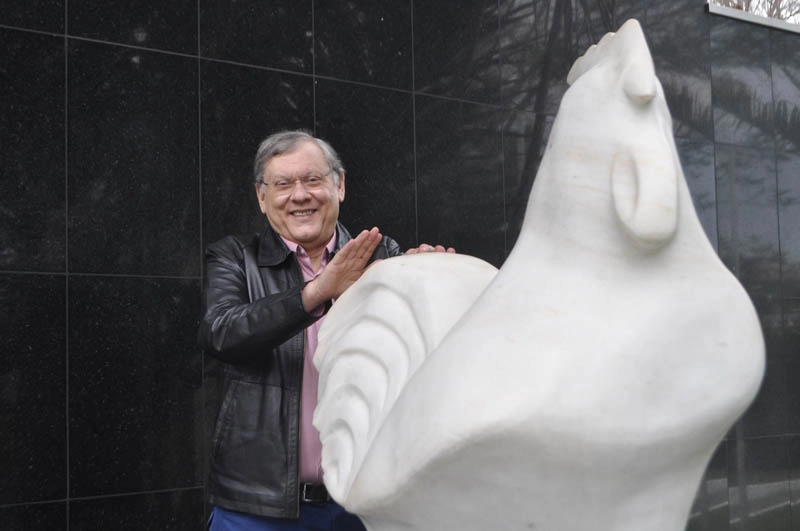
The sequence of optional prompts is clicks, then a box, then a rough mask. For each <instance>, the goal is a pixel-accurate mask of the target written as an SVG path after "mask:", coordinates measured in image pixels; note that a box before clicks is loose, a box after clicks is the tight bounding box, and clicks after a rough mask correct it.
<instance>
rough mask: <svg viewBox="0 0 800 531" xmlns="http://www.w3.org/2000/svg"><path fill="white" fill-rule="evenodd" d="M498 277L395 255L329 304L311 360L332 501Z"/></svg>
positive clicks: (459, 259) (481, 266) (465, 263)
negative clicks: (400, 400) (417, 376)
mask: <svg viewBox="0 0 800 531" xmlns="http://www.w3.org/2000/svg"><path fill="white" fill-rule="evenodd" d="M496 273H497V269H496V268H495V267H493V266H492V265H490V264H488V263H486V262H484V261H482V260H480V259H478V258H474V257H471V256H466V255H458V254H447V253H427V254H416V255H408V256H399V257H395V258H391V259H388V260H383V261H381V262H379V263H377V264H375V265H373V266H372V267H370V268H369V270H368V271H367V272H366V273H365V274H364V275H363V276H362V277H361V279H359V281H358V282H356V283H355V284H353V286H351V287H350V288H349V289H348V290H347V291H346V292H345V293H344V295H342V297H340V298H339V299H338V300H337V301H336V303H335V304H334V305H333V308H332V309H331V311H330V312H329V313H328V315H327V316H326V317H325V322H324V323H323V325H322V328H321V330H320V333H319V344H318V347H317V351H316V354H315V356H314V364H315V365H316V366H317V368H318V369H319V401H318V404H317V409H316V410H315V412H314V425H315V426H316V428H317V429H318V430H319V432H320V438H321V440H322V444H323V450H322V467H323V470H324V471H325V485H326V486H327V488H328V491H329V492H330V493H331V495H332V496H333V498H334V499H337V500H343V499H344V498H345V496H346V495H347V492H348V491H349V489H350V486H351V484H352V481H353V478H354V477H355V476H356V474H357V472H358V470H359V468H360V466H361V462H362V461H363V458H364V455H365V454H366V453H367V450H368V449H369V446H370V443H371V441H372V440H373V438H374V437H375V434H376V433H377V431H378V430H379V429H380V426H381V424H382V423H383V420H384V418H385V417H386V415H387V414H388V412H389V411H390V409H391V407H392V405H393V404H394V402H395V401H396V399H397V397H398V396H399V395H400V394H401V393H402V392H403V388H404V387H405V385H406V382H407V381H408V380H409V379H410V378H411V377H412V376H413V374H414V373H415V371H416V370H417V368H419V366H420V365H421V364H422V363H424V362H425V359H426V357H428V356H429V355H430V354H431V353H432V352H433V351H434V350H435V348H436V347H437V345H438V344H439V343H440V342H441V340H442V338H443V337H444V336H445V335H446V334H447V332H448V330H450V328H451V327H452V326H453V324H455V322H456V321H457V320H458V319H459V318H460V317H461V316H462V315H463V314H464V312H466V310H467V309H468V308H469V307H470V306H471V305H472V303H473V302H474V300H475V299H476V298H477V297H478V295H480V293H481V292H483V290H484V288H485V287H486V285H487V284H488V283H489V281H490V280H491V279H492V278H494V276H495V274H496Z"/></svg>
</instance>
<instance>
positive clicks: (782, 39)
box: [770, 30, 800, 151]
mask: <svg viewBox="0 0 800 531" xmlns="http://www.w3.org/2000/svg"><path fill="white" fill-rule="evenodd" d="M770 45H771V49H770V52H771V56H772V91H773V94H774V98H775V133H776V135H777V138H778V146H779V149H782V150H791V151H800V35H798V34H796V33H789V32H787V31H778V30H771V31H770Z"/></svg>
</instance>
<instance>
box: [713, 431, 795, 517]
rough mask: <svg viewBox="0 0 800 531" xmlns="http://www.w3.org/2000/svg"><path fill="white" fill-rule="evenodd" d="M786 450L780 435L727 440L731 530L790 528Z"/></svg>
mask: <svg viewBox="0 0 800 531" xmlns="http://www.w3.org/2000/svg"><path fill="white" fill-rule="evenodd" d="M787 451H788V448H787V440H786V439H785V438H784V437H766V438H761V439H745V440H739V441H729V442H728V482H729V486H730V504H731V520H730V529H731V530H732V531H772V530H774V531H780V530H785V529H790V525H791V508H790V494H789V476H788V471H787V468H788V456H787Z"/></svg>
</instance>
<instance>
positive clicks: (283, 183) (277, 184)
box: [272, 180, 290, 188]
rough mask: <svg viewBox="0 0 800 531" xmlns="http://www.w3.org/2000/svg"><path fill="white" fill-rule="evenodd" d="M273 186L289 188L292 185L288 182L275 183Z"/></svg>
mask: <svg viewBox="0 0 800 531" xmlns="http://www.w3.org/2000/svg"><path fill="white" fill-rule="evenodd" d="M272 184H273V186H275V188H288V187H289V185H290V183H289V181H286V180H280V181H275V182H274V183H272Z"/></svg>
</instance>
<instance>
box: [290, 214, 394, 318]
mask: <svg viewBox="0 0 800 531" xmlns="http://www.w3.org/2000/svg"><path fill="white" fill-rule="evenodd" d="M380 241H381V233H380V231H379V230H378V228H377V227H372V229H371V230H363V231H361V234H359V235H358V236H356V237H355V238H354V239H352V240H350V241H349V242H347V243H346V244H345V245H344V247H342V248H341V249H340V250H339V252H337V253H336V255H335V256H334V257H333V260H331V261H330V262H329V263H328V265H327V266H325V269H324V270H323V271H322V273H321V274H320V275H319V276H318V277H317V278H315V279H314V280H312V281H311V282H309V283H308V284H306V287H305V288H303V293H302V296H303V306H304V307H305V309H306V311H308V312H310V311H312V310H313V309H314V308H317V307H318V306H320V305H321V304H324V303H325V302H327V301H329V300H331V299H335V298H337V297H338V296H339V295H341V294H342V293H344V290H346V289H347V288H349V287H350V286H351V285H352V284H353V283H354V282H355V281H356V280H358V279H359V278H360V277H361V275H362V274H363V273H364V268H365V267H366V265H367V261H368V260H369V258H370V256H372V253H373V252H375V248H376V247H377V246H378V244H379V243H380Z"/></svg>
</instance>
